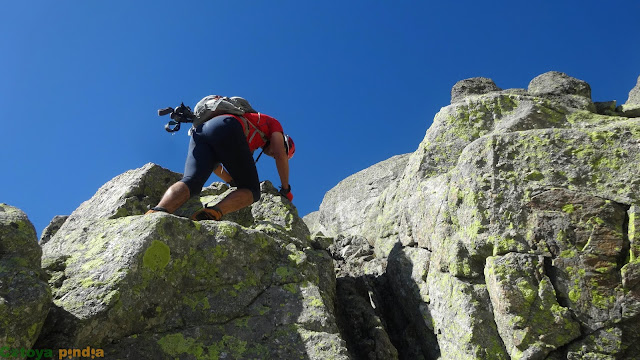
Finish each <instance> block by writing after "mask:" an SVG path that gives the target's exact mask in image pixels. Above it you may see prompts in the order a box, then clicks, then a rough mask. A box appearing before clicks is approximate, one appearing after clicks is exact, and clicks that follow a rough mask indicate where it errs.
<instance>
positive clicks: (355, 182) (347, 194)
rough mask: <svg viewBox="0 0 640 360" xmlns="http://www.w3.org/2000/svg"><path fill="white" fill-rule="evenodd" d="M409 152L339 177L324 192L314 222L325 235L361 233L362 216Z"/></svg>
mask: <svg viewBox="0 0 640 360" xmlns="http://www.w3.org/2000/svg"><path fill="white" fill-rule="evenodd" d="M408 157H409V155H408V154H405V155H397V156H394V157H392V158H390V159H387V160H385V161H382V162H380V163H377V164H375V165H373V166H371V167H369V168H367V169H365V170H362V171H360V172H357V173H355V174H353V175H351V176H349V177H348V178H346V179H344V180H342V181H341V182H340V183H339V184H338V185H336V186H335V187H334V188H333V189H331V190H329V192H327V194H325V196H324V199H323V200H322V204H321V205H320V210H319V215H317V221H318V223H319V224H320V225H321V227H316V228H312V231H318V230H319V231H322V232H323V233H324V234H325V235H327V236H334V237H335V236H337V235H338V234H344V235H358V234H360V233H361V232H362V226H363V224H364V223H365V215H366V214H367V213H368V211H370V210H371V209H372V208H373V207H374V205H375V204H376V201H377V199H378V196H379V195H380V194H381V193H382V191H383V190H384V189H385V188H386V187H387V186H389V184H390V183H392V182H393V181H395V180H396V179H397V178H398V176H399V174H401V173H402V171H403V169H404V166H405V165H406V162H407V160H408Z"/></svg>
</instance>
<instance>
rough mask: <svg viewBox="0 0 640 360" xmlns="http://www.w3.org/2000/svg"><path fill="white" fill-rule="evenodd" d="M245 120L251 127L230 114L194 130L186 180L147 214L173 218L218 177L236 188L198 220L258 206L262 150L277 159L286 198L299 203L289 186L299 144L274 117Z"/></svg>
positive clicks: (246, 116) (249, 115)
mask: <svg viewBox="0 0 640 360" xmlns="http://www.w3.org/2000/svg"><path fill="white" fill-rule="evenodd" d="M243 117H244V119H246V120H247V121H249V122H251V124H247V123H245V122H244V121H243V120H244V119H242V117H240V116H237V115H231V114H228V115H219V116H216V117H214V118H212V119H210V120H208V121H206V122H204V123H203V124H200V125H199V126H197V127H195V128H193V129H192V132H190V133H191V140H190V142H189V151H188V154H187V160H186V163H185V168H184V175H183V178H182V180H180V181H178V182H176V183H175V184H173V185H171V187H169V189H168V190H167V191H166V192H165V194H164V196H163V197H162V199H161V200H160V202H159V203H158V205H157V206H156V207H154V208H152V209H151V210H149V211H148V212H147V214H150V213H154V212H159V211H160V212H167V213H173V212H174V211H176V210H177V209H178V208H179V207H180V206H182V204H184V203H185V202H186V201H187V200H189V198H191V197H192V196H196V195H198V194H200V192H201V191H202V187H203V186H204V184H205V182H206V181H207V179H208V178H209V176H210V175H211V173H212V172H213V173H215V174H216V175H217V176H218V177H220V178H221V179H222V180H224V181H225V182H227V183H229V185H230V186H232V187H236V189H235V190H234V191H232V192H231V193H229V194H228V195H227V196H226V197H225V198H224V199H222V200H221V201H220V202H218V203H217V204H215V205H213V206H209V205H208V204H207V205H205V207H204V208H202V209H200V210H198V211H196V212H195V213H194V214H193V215H192V217H191V219H192V220H220V218H221V217H222V216H223V215H225V214H228V213H230V212H234V211H237V210H240V209H242V208H245V207H247V206H249V205H251V204H252V203H254V202H256V201H258V199H260V183H259V180H258V170H257V169H256V165H255V162H254V160H253V152H254V151H255V150H256V149H258V148H262V151H263V153H264V154H265V155H267V156H270V157H273V158H274V159H275V162H276V168H277V170H278V175H279V176H280V182H281V184H282V186H281V187H280V194H281V195H283V196H285V197H286V198H287V199H289V201H292V200H293V194H292V193H291V184H289V159H291V157H292V156H293V154H294V153H295V150H296V148H295V144H294V143H293V140H292V139H291V137H289V136H288V135H285V134H284V131H283V129H282V125H281V124H280V122H279V121H278V120H276V119H274V118H273V117H271V116H268V115H265V114H261V113H245V114H244V115H243ZM245 127H248V130H249V131H248V132H247V131H246V128H245ZM258 129H260V131H258ZM260 132H262V133H264V138H263V136H262V134H261V136H255V134H256V133H260ZM260 155H262V153H260ZM258 158H259V157H258ZM223 166H224V167H223Z"/></svg>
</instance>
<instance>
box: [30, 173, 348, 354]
mask: <svg viewBox="0 0 640 360" xmlns="http://www.w3.org/2000/svg"><path fill="white" fill-rule="evenodd" d="M179 178H180V175H179V174H175V173H172V172H170V171H168V170H166V169H163V168H161V167H159V166H157V165H153V164H148V165H146V166H144V167H142V168H140V169H136V170H132V171H129V172H127V173H124V174H122V175H120V176H118V177H116V178H114V179H113V180H112V181H110V182H109V183H107V184H105V185H104V186H103V187H102V188H100V190H98V192H97V193H96V195H95V196H94V197H93V198H91V199H90V200H88V201H86V202H85V203H83V204H82V205H81V206H80V207H79V208H78V209H77V210H76V211H74V212H73V213H72V214H71V215H70V216H69V218H68V219H67V220H66V221H65V222H64V224H63V225H62V226H61V227H60V229H59V230H58V231H57V232H55V235H54V236H53V237H52V238H51V239H50V240H49V241H48V242H46V243H45V244H44V245H43V247H42V251H43V260H42V265H43V268H44V269H45V270H46V272H47V273H48V275H49V277H50V279H49V285H50V286H51V289H52V291H53V306H52V309H51V311H50V313H49V316H48V318H47V320H46V323H45V325H44V328H43V331H42V334H41V335H40V337H39V339H38V341H37V343H36V345H35V347H36V348H42V349H47V348H50V349H58V348H65V349H66V348H71V349H73V348H78V349H84V348H86V347H87V346H90V347H92V348H100V349H103V350H104V353H105V358H108V359H263V358H274V359H276V358H279V359H294V358H295V359H298V358H301V359H327V358H333V359H348V358H349V357H348V352H347V348H346V346H345V343H344V341H343V340H342V338H341V336H340V334H339V331H338V327H337V325H336V319H335V305H334V302H335V296H336V293H335V281H336V280H335V274H334V270H333V264H332V261H331V258H330V257H329V255H328V253H327V251H326V250H323V249H314V248H313V247H312V243H311V241H310V239H309V231H308V229H307V227H306V225H305V224H304V223H303V221H302V219H301V218H300V217H298V215H297V211H296V210H295V208H294V207H293V206H292V205H291V204H290V203H289V202H288V201H287V200H286V199H284V198H283V197H282V196H280V195H278V192H277V190H276V189H275V188H274V187H273V186H272V185H271V184H270V183H263V184H262V199H261V200H260V201H259V202H257V203H255V204H253V205H252V206H251V207H250V208H247V209H244V210H242V211H240V212H237V213H234V214H229V215H230V216H225V218H223V221H219V222H214V221H202V222H194V221H191V220H189V219H188V218H185V216H188V215H190V214H191V213H192V212H193V211H194V210H195V209H197V208H198V207H201V206H202V203H201V202H209V201H216V200H217V199H219V198H220V197H221V196H223V194H224V193H225V192H226V191H227V190H228V189H227V187H226V185H222V184H220V183H218V184H214V185H212V186H210V187H208V188H205V189H204V190H203V193H202V194H201V196H200V198H193V199H191V200H190V201H189V202H188V203H187V204H186V205H185V206H183V207H182V208H181V209H180V211H179V212H177V214H176V215H169V214H165V213H155V214H151V215H146V216H145V215H142V214H144V212H146V210H147V208H148V206H149V205H155V204H156V203H157V201H158V200H159V198H160V197H161V196H162V194H163V192H164V190H166V188H167V187H168V186H169V185H170V184H171V183H172V182H173V181H175V180H177V179H179Z"/></svg>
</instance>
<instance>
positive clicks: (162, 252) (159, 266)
mask: <svg viewBox="0 0 640 360" xmlns="http://www.w3.org/2000/svg"><path fill="white" fill-rule="evenodd" d="M169 261H171V249H169V247H168V246H167V244H165V243H163V242H162V241H158V240H153V241H152V242H151V246H149V248H148V249H147V250H146V251H145V252H144V256H143V257H142V263H143V264H144V266H145V267H146V268H148V269H151V270H154V271H160V270H163V269H164V268H165V267H166V266H167V264H169Z"/></svg>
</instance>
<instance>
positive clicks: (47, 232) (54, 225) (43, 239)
mask: <svg viewBox="0 0 640 360" xmlns="http://www.w3.org/2000/svg"><path fill="white" fill-rule="evenodd" d="M68 218H69V216H67V215H56V216H54V217H53V219H51V222H50V223H49V225H47V227H46V228H44V230H43V231H42V235H41V236H40V246H42V245H44V244H46V243H47V241H49V240H51V238H52V237H53V235H55V234H56V232H57V231H58V230H60V227H61V226H62V225H63V224H64V222H65V221H67V219H68Z"/></svg>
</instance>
